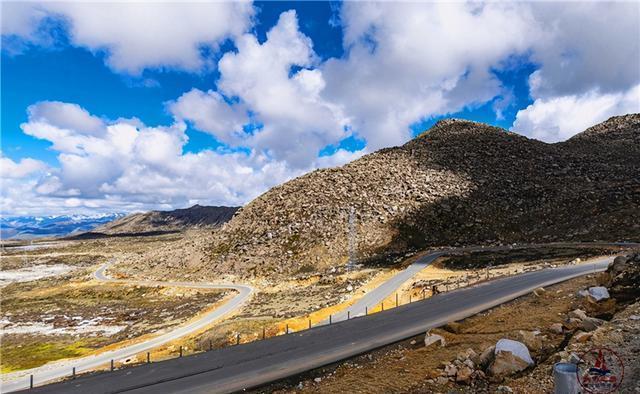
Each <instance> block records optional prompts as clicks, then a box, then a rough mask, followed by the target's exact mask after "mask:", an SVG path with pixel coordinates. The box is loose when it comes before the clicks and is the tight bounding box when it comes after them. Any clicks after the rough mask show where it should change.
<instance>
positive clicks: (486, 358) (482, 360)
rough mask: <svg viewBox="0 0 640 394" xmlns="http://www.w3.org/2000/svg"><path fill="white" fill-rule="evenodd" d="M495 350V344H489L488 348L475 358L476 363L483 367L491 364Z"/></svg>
mask: <svg viewBox="0 0 640 394" xmlns="http://www.w3.org/2000/svg"><path fill="white" fill-rule="evenodd" d="M495 350H496V347H495V346H489V347H488V348H486V349H484V351H483V352H482V353H481V354H480V356H478V358H477V360H475V362H476V364H478V365H479V366H480V367H481V368H483V369H485V368H487V366H489V364H490V363H491V362H492V361H493V356H494V354H495Z"/></svg>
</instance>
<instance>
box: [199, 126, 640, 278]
mask: <svg viewBox="0 0 640 394" xmlns="http://www.w3.org/2000/svg"><path fill="white" fill-rule="evenodd" d="M639 138H640V115H637V114H634V115H627V116H621V117H615V118H611V119H609V120H608V121H606V122H604V123H602V124H600V125H597V126H594V127H592V128H590V129H588V130H587V131H585V132H584V133H582V134H580V135H577V136H575V137H573V138H571V139H570V140H568V141H566V142H562V143H556V144H546V143H543V142H540V141H536V140H530V139H527V138H525V137H523V136H521V135H519V134H516V133H511V132H507V131H505V130H503V129H499V128H496V127H491V126H487V125H483V124H480V123H475V122H469V121H461V120H445V121H441V122H438V123H437V124H436V125H435V126H434V127H433V128H431V129H430V130H428V131H427V132H425V133H423V134H422V135H420V136H418V137H416V138H415V139H413V140H412V141H409V142H408V143H406V144H405V145H403V146H400V147H395V148H388V149H382V150H380V151H378V152H375V153H372V154H369V155H366V156H364V157H362V158H360V159H359V160H356V161H354V162H352V163H350V164H347V165H345V166H343V167H340V168H333V169H323V170H317V171H314V172H311V173H309V174H307V175H304V176H301V177H299V178H296V179H294V180H292V181H290V182H287V183H285V184H283V185H280V186H278V187H275V188H273V189H271V190H270V191H268V192H267V193H265V194H263V195H261V196H260V197H258V198H256V199H255V200H253V201H251V202H250V203H249V204H247V205H246V206H245V207H243V208H242V209H241V210H240V211H239V212H238V213H237V215H236V216H235V217H234V218H233V219H232V220H231V221H230V222H229V223H227V224H226V225H225V226H224V228H223V229H222V230H221V231H220V232H219V234H217V235H216V239H215V241H214V242H213V243H212V244H211V246H210V248H209V249H208V256H209V262H208V263H207V264H206V266H203V267H202V272H209V273H210V272H214V273H215V272H225V273H233V274H236V275H242V276H273V275H276V276H277V275H278V274H282V275H290V274H292V273H296V272H300V271H301V270H304V269H306V270H308V269H309V267H311V269H316V270H322V269H326V268H328V267H331V266H336V265H341V264H345V263H346V262H347V259H348V256H349V250H348V249H349V248H348V245H349V241H348V239H349V235H348V234H349V217H350V212H351V211H352V209H353V212H354V219H355V226H354V227H355V229H356V233H357V236H356V246H357V250H356V258H357V259H358V261H359V262H362V263H364V264H369V263H386V264H392V263H393V262H394V257H401V256H403V255H404V254H405V253H407V252H411V251H413V250H416V249H420V248H424V247H428V246H439V245H448V246H451V245H461V244H504V243H513V242H518V243H524V242H550V241H570V240H575V241H584V240H610V241H614V240H615V241H619V240H626V239H635V238H637V236H638V234H639V233H640V222H638V220H637V212H638V211H639V210H640V143H638V139H639Z"/></svg>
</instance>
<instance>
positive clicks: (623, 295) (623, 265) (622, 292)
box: [607, 253, 640, 303]
mask: <svg viewBox="0 0 640 394" xmlns="http://www.w3.org/2000/svg"><path fill="white" fill-rule="evenodd" d="M607 272H608V273H609V275H611V283H610V291H611V295H612V296H613V297H614V298H615V299H616V301H618V302H622V303H631V302H635V301H637V300H639V299H640V285H638V283H640V253H636V254H632V255H629V256H626V257H622V256H619V257H616V259H615V260H614V262H613V264H611V265H610V266H609V269H608V270H607Z"/></svg>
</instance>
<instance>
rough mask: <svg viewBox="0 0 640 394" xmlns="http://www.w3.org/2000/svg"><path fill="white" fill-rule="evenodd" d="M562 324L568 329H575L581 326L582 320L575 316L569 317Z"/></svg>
mask: <svg viewBox="0 0 640 394" xmlns="http://www.w3.org/2000/svg"><path fill="white" fill-rule="evenodd" d="M562 324H563V325H564V327H565V328H566V329H567V330H569V331H573V330H575V329H577V328H579V327H580V325H581V324H582V320H580V319H577V318H575V317H569V318H567V319H565V321H564V322H563V323H562Z"/></svg>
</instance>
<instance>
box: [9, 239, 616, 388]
mask: <svg viewBox="0 0 640 394" xmlns="http://www.w3.org/2000/svg"><path fill="white" fill-rule="evenodd" d="M210 236H211V231H210V230H207V231H204V230H202V231H197V230H194V231H188V232H185V233H176V234H168V235H161V236H152V237H128V238H109V239H97V240H82V241H68V242H63V243H58V244H51V245H49V246H47V247H44V248H35V249H32V248H29V249H26V250H25V249H12V248H6V249H5V250H4V251H3V254H2V259H1V260H0V264H1V266H2V271H3V272H15V271H20V270H25V269H30V268H33V267H34V266H35V267H45V268H46V267H52V266H60V265H64V266H65V267H68V268H69V269H67V270H64V271H63V272H60V273H54V274H53V275H51V276H47V277H41V278H40V279H37V280H28V279H29V278H27V279H24V278H23V279H24V280H25V281H21V280H23V279H19V280H18V281H13V282H9V283H6V284H5V285H4V287H3V288H2V292H3V301H2V315H1V319H2V320H0V333H1V334H2V345H1V347H0V352H1V353H2V362H1V364H2V372H3V373H6V372H11V371H16V370H22V369H26V368H32V367H36V366H39V365H43V364H45V363H47V362H49V361H54V360H57V359H60V358H73V357H78V356H83V355H86V354H90V353H92V352H96V351H97V350H98V349H103V348H104V347H105V346H109V347H110V348H113V347H117V346H119V344H120V343H124V342H127V341H128V342H130V341H131V340H135V338H137V337H139V336H141V335H145V334H149V333H153V332H157V331H159V330H163V329H167V328H169V327H175V326H176V325H179V324H182V323H183V322H185V321H187V320H189V319H190V318H191V317H193V316H195V315H198V314H199V313H201V312H202V311H204V310H207V309H210V308H211V307H212V305H215V304H217V303H218V304H219V303H220V302H221V300H222V299H223V297H225V293H224V292H222V291H212V290H207V291H205V290H193V289H192V290H185V289H178V288H168V287H162V286H154V287H147V286H132V285H124V284H118V283H101V282H97V281H95V280H93V279H92V277H91V273H92V272H93V271H94V270H95V269H96V267H97V266H98V265H100V264H102V263H104V262H106V261H107V260H111V259H113V260H115V261H116V263H115V264H114V265H113V268H112V269H110V270H109V273H110V274H111V275H112V276H114V277H115V278H120V279H140V280H142V279H160V280H164V281H167V280H183V281H184V280H190V281H198V280H202V279H203V278H199V277H196V276H195V274H194V273H192V272H191V271H190V267H191V266H192V265H193V266H195V265H197V264H199V259H200V258H201V257H202V255H201V252H202V249H201V248H202V247H203V245H204V244H206V239H207V237H210ZM607 252H608V251H607V250H604V249H602V248H599V247H591V248H573V247H557V248H550V249H549V250H546V251H545V252H540V251H538V250H527V249H524V250H517V251H507V252H475V253H470V254H461V255H459V256H452V257H449V258H442V259H439V260H438V261H436V262H435V263H434V264H432V265H431V266H429V267H428V268H426V269H424V270H422V271H421V272H420V273H419V274H418V275H416V276H415V277H414V278H412V279H411V280H409V281H407V282H406V283H404V284H403V285H402V286H401V287H400V288H399V289H398V291H397V293H396V294H397V295H396V294H394V295H392V296H390V297H389V298H388V299H386V300H385V301H384V307H385V308H391V307H393V306H395V303H396V302H398V303H399V304H404V303H406V302H410V301H411V300H416V299H419V298H421V297H429V296H431V295H432V293H433V291H434V290H435V291H447V290H450V289H454V288H457V287H463V286H467V285H470V284H473V283H476V282H479V281H483V280H487V279H491V278H495V277H498V276H504V275H512V274H516V273H520V272H524V271H530V270H537V269H541V268H547V267H552V266H556V265H559V264H567V263H572V264H575V263H579V260H576V258H577V257H578V256H581V257H583V258H584V257H585V256H593V255H598V254H602V253H607ZM419 256H420V255H416V256H414V257H412V258H409V259H408V260H407V261H406V262H404V263H403V264H402V265H400V266H396V267H360V268H359V269H357V270H354V271H350V272H347V271H345V270H344V268H341V267H330V268H328V269H326V270H324V271H310V272H306V273H300V274H299V275H297V276H295V277H293V278H290V279H289V280H285V281H279V282H277V283H274V282H273V281H271V280H269V278H254V279H253V280H252V281H251V282H250V283H249V284H250V285H252V286H253V287H254V288H256V289H257V292H256V294H255V295H254V296H253V297H252V299H251V300H250V301H249V302H248V303H247V304H246V306H244V307H243V308H242V309H241V310H240V311H239V312H237V313H235V314H234V315H232V316H229V317H228V318H226V319H224V320H222V321H219V322H217V323H215V324H214V325H212V326H210V327H209V328H207V329H204V330H201V331H199V332H197V333H195V334H193V335H190V336H188V337H185V338H182V339H180V340H176V341H173V342H170V343H166V344H165V345H163V346H160V347H158V348H156V349H154V350H153V351H152V352H151V355H150V356H151V358H152V359H153V360H160V359H166V358H173V357H176V356H177V353H178V349H179V348H180V347H182V348H183V351H184V352H185V353H186V354H189V353H192V352H198V351H204V350H207V349H209V348H210V347H222V346H228V345H230V344H233V343H236V341H238V340H239V341H240V342H247V341H252V340H257V339H260V338H261V337H262V336H263V335H265V336H272V335H280V334H283V333H284V332H285V331H286V330H287V329H289V330H292V331H297V330H302V329H305V328H307V327H308V324H309V322H311V324H317V323H320V322H323V321H326V320H327V319H328V318H329V316H330V315H331V314H333V313H336V312H338V311H340V310H344V309H346V308H348V306H349V305H351V304H352V303H354V302H355V301H357V300H358V299H359V298H360V297H362V296H363V295H364V294H365V293H366V292H368V291H370V290H371V289H373V288H375V287H376V286H378V285H380V284H381V283H383V282H385V281H386V280H388V279H389V278H390V277H392V276H393V275H395V274H396V273H397V272H399V270H401V269H403V267H404V266H406V265H407V264H410V263H411V262H412V261H413V260H414V259H415V258H417V257H419ZM196 263H197V264H196ZM45 271H46V269H45ZM207 279H208V278H207ZM234 279H235V278H233V277H226V276H223V275H221V276H220V281H228V282H233V280H234ZM27 280H28V281H27ZM209 280H210V279H209ZM382 307H383V306H382V305H378V306H377V307H375V308H372V309H371V310H370V313H375V312H377V311H379V310H380V309H382ZM462 340H463V339H461V341H462ZM418 342H419V341H418ZM145 356H146V355H144V354H141V355H138V357H137V358H136V357H133V358H132V359H131V360H117V361H118V365H120V363H122V362H124V363H135V362H140V361H141V360H143V359H144V358H145ZM403 357H406V356H403ZM422 358H423V359H424V360H428V358H424V357H422ZM136 360H137V361H136ZM424 360H423V361H424ZM424 362H428V361H424ZM418 364H419V365H422V366H423V367H424V365H423V364H420V363H418ZM345 365H346V364H345ZM390 367H391V366H390ZM392 370H394V369H393V368H392ZM350 375H351V373H350ZM423 375H424V374H423ZM354 376H357V374H354ZM412 379H413V378H412ZM373 380H374V381H375V380H376V379H373ZM402 381H404V379H398V380H394V382H395V383H394V384H399V382H402ZM412 382H413V383H411V384H407V385H405V384H403V385H402V387H403V389H404V388H407V389H411V388H412V387H414V386H415V384H417V383H418V381H415V380H412ZM346 383H348V382H346ZM346 383H345V384H346ZM305 387H306V386H305ZM313 387H315V386H314V385H313V384H312V385H310V386H309V388H310V389H311V388H313ZM415 387H418V386H415Z"/></svg>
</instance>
